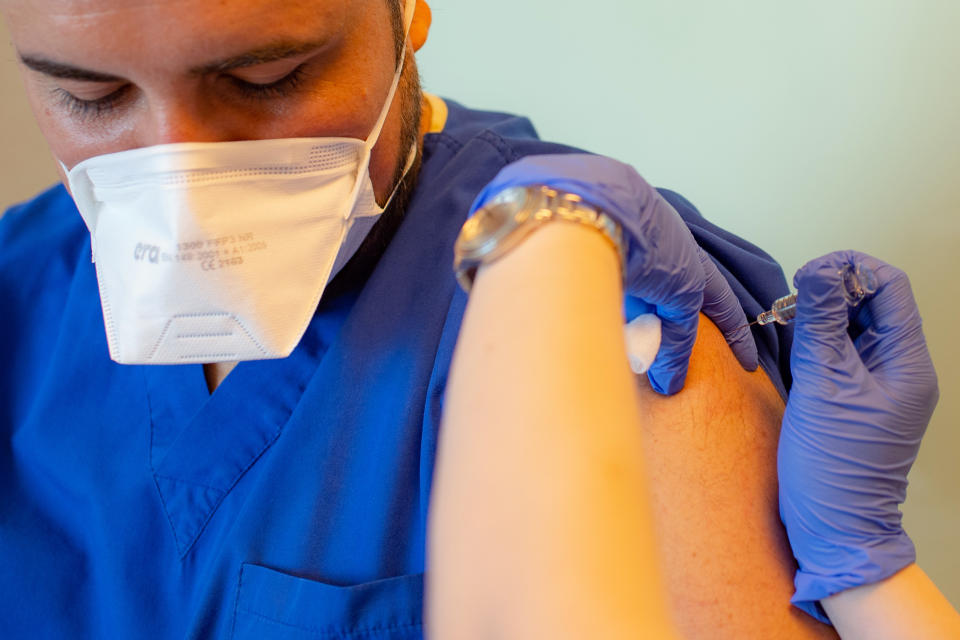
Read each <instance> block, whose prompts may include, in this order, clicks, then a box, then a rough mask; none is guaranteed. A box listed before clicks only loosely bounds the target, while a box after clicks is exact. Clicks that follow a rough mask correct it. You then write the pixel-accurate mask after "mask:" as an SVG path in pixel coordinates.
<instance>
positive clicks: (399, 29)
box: [387, 0, 406, 64]
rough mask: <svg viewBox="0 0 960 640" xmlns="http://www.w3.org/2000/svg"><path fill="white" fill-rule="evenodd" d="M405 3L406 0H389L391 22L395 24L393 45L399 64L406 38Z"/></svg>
mask: <svg viewBox="0 0 960 640" xmlns="http://www.w3.org/2000/svg"><path fill="white" fill-rule="evenodd" d="M403 4H404V0H387V6H389V7H390V22H391V24H392V26H393V47H394V50H395V51H396V54H397V64H400V60H401V59H403V45H404V40H406V34H405V33H404V24H403Z"/></svg>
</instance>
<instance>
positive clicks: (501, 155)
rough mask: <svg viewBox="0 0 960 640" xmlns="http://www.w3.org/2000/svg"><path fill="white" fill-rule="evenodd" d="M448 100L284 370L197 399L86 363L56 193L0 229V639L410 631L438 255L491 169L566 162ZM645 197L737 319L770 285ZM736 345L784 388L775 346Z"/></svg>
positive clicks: (451, 333)
mask: <svg viewBox="0 0 960 640" xmlns="http://www.w3.org/2000/svg"><path fill="white" fill-rule="evenodd" d="M448 106H449V118H448V121H447V124H446V127H445V129H444V130H443V131H442V132H440V133H432V134H428V135H427V136H426V138H425V141H424V155H423V158H424V160H423V168H422V172H421V175H420V181H419V183H418V186H417V188H416V190H415V193H414V195H413V199H412V201H411V204H410V207H409V208H408V210H407V213H406V216H405V217H404V218H403V220H402V223H400V225H399V228H398V229H397V231H396V233H395V235H394V236H393V238H392V240H391V241H390V242H389V244H388V245H387V246H386V249H385V250H383V251H382V252H381V251H378V252H375V254H374V255H370V254H369V253H365V254H363V255H361V256H360V257H358V258H357V259H356V260H355V261H354V262H355V263H356V262H359V263H360V264H354V265H352V266H351V267H348V269H347V270H345V272H344V274H342V276H343V277H340V276H338V279H339V281H338V283H337V286H335V287H333V288H332V289H331V290H329V291H328V292H327V294H325V295H324V298H323V300H322V301H321V303H320V306H319V308H318V310H317V313H316V316H315V317H314V319H313V321H312V323H311V324H310V326H309V328H308V330H307V332H306V335H305V336H304V338H303V340H302V341H301V343H300V345H299V346H298V347H297V349H296V350H295V351H294V353H293V354H292V355H291V356H290V357H288V358H285V359H283V360H268V361H256V362H244V363H241V364H240V365H239V366H237V368H236V369H235V370H234V371H233V373H231V374H230V375H229V376H228V377H227V379H226V380H225V381H224V382H223V384H222V385H221V386H220V387H219V388H218V389H217V391H216V392H215V393H214V394H212V395H211V394H209V393H208V392H207V387H206V383H205V380H204V376H203V371H202V368H201V366H200V365H182V366H129V365H118V364H116V363H114V362H112V361H111V360H110V359H109V357H108V352H107V344H106V339H105V335H104V328H103V318H102V316H101V310H100V302H99V296H98V292H97V282H96V276H95V273H94V268H93V265H92V264H91V262H90V242H89V236H88V234H87V232H86V229H85V227H84V226H83V222H82V220H81V218H80V216H79V214H78V213H77V211H76V208H75V207H74V205H73V202H72V200H71V199H70V197H69V196H68V194H67V193H66V191H65V190H64V189H63V187H62V186H58V187H56V188H53V189H51V190H50V191H47V192H46V193H44V194H42V195H40V196H39V197H37V198H36V199H34V200H33V201H31V202H28V203H26V204H24V205H21V206H18V207H15V208H13V209H11V210H10V211H9V212H8V213H7V214H6V215H5V216H4V217H3V218H2V220H0V300H2V301H3V303H2V304H3V309H4V312H3V313H2V314H0V362H2V363H3V367H2V370H0V554H2V556H0V638H5V639H13V638H31V639H40V638H58V639H61V638H71V639H82V638H127V639H130V638H149V639H151V640H156V639H160V638H236V639H246V638H256V639H258V640H263V639H267V638H297V639H301V638H302V639H306V638H311V639H317V638H334V637H336V638H362V639H363V640H379V639H381V638H394V639H397V638H399V639H407V638H421V637H422V623H421V620H422V615H421V608H422V604H423V570H424V537H425V527H426V512H427V505H428V500H429V494H430V483H431V476H432V472H433V466H434V456H435V448H436V441H437V429H438V427H439V423H440V415H441V403H442V397H443V392H444V387H445V383H446V379H447V374H448V369H449V364H450V358H451V354H452V351H453V347H454V343H455V341H456V338H457V332H458V330H459V326H460V321H461V318H462V315H463V310H464V307H465V304H466V297H465V295H464V294H463V293H462V292H461V291H460V290H459V288H458V287H457V285H456V283H455V280H454V278H453V274H452V270H451V264H452V262H453V251H452V247H453V241H454V238H455V237H456V235H457V232H458V231H459V229H460V225H461V224H462V223H463V221H464V219H465V216H466V213H467V211H468V208H469V206H470V203H471V202H472V201H473V199H474V197H475V196H476V195H477V193H478V192H479V191H480V190H481V188H482V187H483V186H484V185H486V183H487V182H489V181H490V180H491V179H492V178H493V176H494V175H495V174H496V173H497V172H498V171H499V170H500V169H501V168H502V167H503V166H504V165H505V164H507V163H509V162H512V161H514V160H516V159H518V158H520V157H522V156H524V155H528V154H542V153H558V152H568V151H574V150H573V149H570V148H569V147H561V146H558V145H553V144H548V143H544V142H541V141H539V140H538V139H537V135H536V132H535V131H534V129H533V127H532V125H531V124H530V123H529V122H528V121H527V120H526V119H523V118H518V117H515V116H510V115H505V114H497V113H486V112H478V111H472V110H469V109H466V108H464V107H462V106H460V105H458V104H456V103H454V102H448ZM664 195H665V196H666V197H667V198H668V199H669V200H670V201H671V203H673V205H674V206H675V207H676V208H677V209H678V210H679V212H680V213H681V215H682V216H683V217H684V219H685V220H686V221H687V223H688V224H689V225H690V227H691V229H692V230H693V233H694V235H695V236H696V238H697V240H698V242H700V243H701V244H702V245H703V246H704V248H705V249H706V250H707V251H708V252H709V253H710V254H711V256H712V257H713V258H714V260H715V261H716V262H717V264H718V266H719V267H720V270H721V272H722V273H723V274H724V275H725V276H726V277H727V278H728V279H729V280H730V283H731V285H732V286H733V289H734V292H735V293H736V294H737V296H738V297H739V298H740V301H741V302H742V303H743V305H744V308H745V309H746V311H747V315H755V314H757V313H759V312H760V311H762V310H763V309H765V308H767V307H768V306H769V304H770V303H771V302H772V301H773V300H774V299H775V298H776V297H779V296H780V295H783V294H785V293H786V291H787V285H786V282H785V280H784V278H783V274H782V272H781V270H780V268H779V266H778V265H777V264H776V262H775V261H773V260H772V259H771V258H770V257H769V256H767V255H766V254H764V253H763V252H762V251H760V250H759V249H757V248H756V247H754V246H752V245H750V244H748V243H746V242H744V241H743V240H740V239H739V238H737V237H735V236H733V235H731V234H728V233H726V232H724V231H722V230H721V229H718V228H717V227H715V226H713V225H712V224H710V223H709V222H707V221H706V220H704V219H703V218H702V217H701V216H700V214H699V213H698V212H697V211H696V209H694V208H693V206H692V205H690V204H689V203H688V202H687V201H686V200H684V199H683V198H681V197H680V196H679V195H677V194H674V193H671V192H664ZM364 261H365V264H363V263H364ZM755 336H756V337H757V341H758V346H759V348H760V357H761V361H762V363H763V366H764V368H765V369H766V371H767V373H768V374H770V376H771V379H772V380H773V381H774V384H775V385H776V386H777V387H778V388H779V389H780V390H781V393H786V388H787V386H788V385H789V379H788V378H787V376H788V370H787V355H788V353H789V347H790V342H789V339H790V336H789V333H788V332H785V331H783V330H782V329H779V328H773V327H764V328H758V329H757V330H756V333H755ZM505 579H506V577H505Z"/></svg>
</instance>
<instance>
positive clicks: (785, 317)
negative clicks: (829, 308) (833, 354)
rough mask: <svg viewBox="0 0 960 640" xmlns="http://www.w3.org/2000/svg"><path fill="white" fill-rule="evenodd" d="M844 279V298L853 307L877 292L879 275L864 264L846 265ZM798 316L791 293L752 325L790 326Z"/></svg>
mask: <svg viewBox="0 0 960 640" xmlns="http://www.w3.org/2000/svg"><path fill="white" fill-rule="evenodd" d="M840 277H841V278H842V279H843V297H844V299H845V300H846V301H847V304H849V305H850V306H851V307H856V306H858V305H859V304H860V303H861V302H863V299H864V298H866V297H867V296H869V295H872V294H874V293H876V291H877V286H878V285H877V275H876V274H875V273H874V272H873V271H872V270H871V269H870V267H868V266H867V265H865V264H863V263H858V264H857V265H856V266H854V265H852V264H846V265H844V266H843V268H841V269H840ZM796 316H797V294H795V293H791V294H790V295H788V296H784V297H782V298H780V299H779V300H776V301H774V303H773V306H771V307H770V310H769V311H764V312H763V313H761V314H760V315H758V316H757V319H756V320H755V321H753V322H751V323H750V324H751V325H755V324H759V325H760V326H761V327H762V326H764V325H768V324H771V323H773V322H776V323H777V324H790V322H792V321H793V319H794V318H795V317H796Z"/></svg>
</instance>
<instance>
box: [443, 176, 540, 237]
mask: <svg viewBox="0 0 960 640" xmlns="http://www.w3.org/2000/svg"><path fill="white" fill-rule="evenodd" d="M528 197H529V196H528V194H527V190H526V189H524V188H523V187H514V188H511V189H506V190H504V191H502V192H500V193H499V194H497V196H496V197H495V198H494V199H493V200H491V201H490V202H489V203H488V204H486V205H485V206H484V207H483V208H482V209H480V210H479V211H477V212H476V213H475V214H474V215H473V217H472V218H470V219H469V220H468V221H467V222H466V224H465V225H464V226H463V229H462V230H461V234H460V240H459V242H458V244H459V246H460V249H461V250H462V251H463V252H464V253H473V252H474V251H478V250H481V249H482V248H483V247H484V246H485V245H487V244H488V243H493V244H496V243H497V242H498V241H499V239H500V238H501V237H503V236H504V235H506V234H507V233H509V232H510V231H511V230H512V229H513V228H514V227H516V225H517V223H518V220H517V219H516V218H517V213H519V212H520V211H522V210H523V208H524V206H525V205H526V203H527V198H528Z"/></svg>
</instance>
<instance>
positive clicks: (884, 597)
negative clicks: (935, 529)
mask: <svg viewBox="0 0 960 640" xmlns="http://www.w3.org/2000/svg"><path fill="white" fill-rule="evenodd" d="M820 604H822V605H823V608H824V610H826V612H827V615H829V616H830V620H831V621H833V624H834V625H835V626H836V627H837V630H838V631H839V632H840V636H841V637H842V638H843V639H844V640H860V639H861V638H863V639H867V638H869V640H901V639H902V638H943V639H944V640H947V639H958V638H960V614H958V613H957V611H956V610H955V609H954V608H953V607H952V606H951V605H950V603H949V602H948V601H947V599H946V598H945V597H944V596H943V594H942V593H940V590H939V589H937V587H936V585H935V584H934V583H933V581H932V580H930V578H929V577H928V576H927V574H926V573H924V572H923V569H921V568H920V567H918V566H917V565H915V564H911V565H909V566H908V567H906V568H904V569H903V570H901V571H899V572H897V573H895V574H893V575H892V576H890V577H889V578H887V579H886V580H882V581H881V582H878V583H876V584H870V585H865V586H863V587H857V588H855V589H848V590H847V591H841V592H840V593H838V594H836V595H832V596H830V597H829V598H826V599H824V600H821V601H820Z"/></svg>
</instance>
